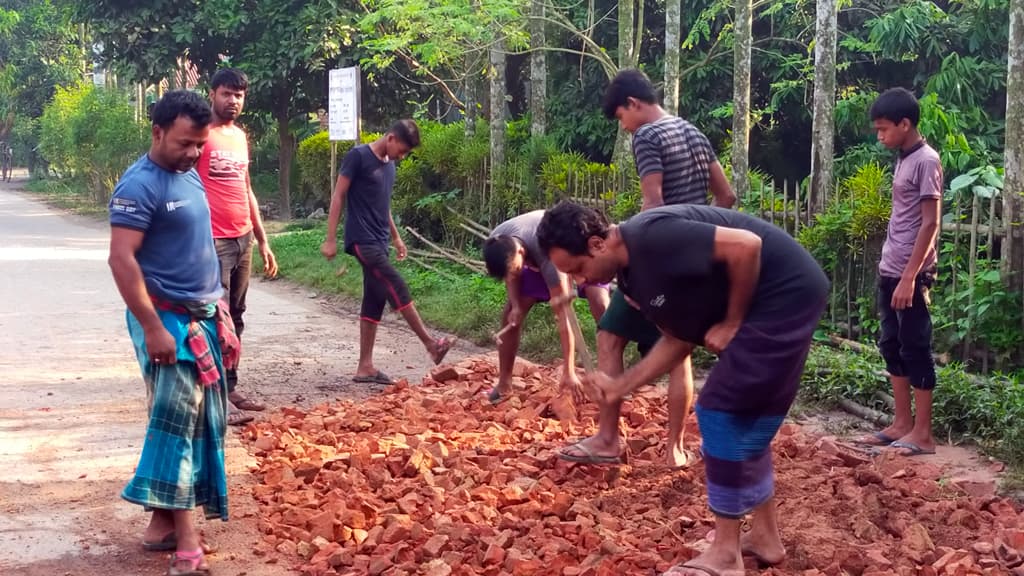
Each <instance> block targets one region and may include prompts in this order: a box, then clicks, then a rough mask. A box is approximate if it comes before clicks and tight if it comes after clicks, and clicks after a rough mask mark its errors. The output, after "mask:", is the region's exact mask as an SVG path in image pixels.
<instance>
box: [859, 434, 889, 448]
mask: <svg viewBox="0 0 1024 576" xmlns="http://www.w3.org/2000/svg"><path fill="white" fill-rule="evenodd" d="M871 437H872V438H874V439H875V440H876V441H874V442H864V441H862V440H857V441H855V442H856V443H857V444H866V445H868V446H890V445H892V443H893V442H895V441H897V440H899V438H892V437H890V436H889V435H888V434H886V433H884V432H881V431H879V432H872V433H871Z"/></svg>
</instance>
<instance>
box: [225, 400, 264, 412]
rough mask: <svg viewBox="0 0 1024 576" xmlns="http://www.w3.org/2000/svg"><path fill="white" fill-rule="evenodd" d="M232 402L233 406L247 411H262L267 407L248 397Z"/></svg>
mask: <svg viewBox="0 0 1024 576" xmlns="http://www.w3.org/2000/svg"><path fill="white" fill-rule="evenodd" d="M232 404H234V405H235V408H238V409H239V410H246V411H249V412H263V411H264V410H266V409H267V407H266V406H264V405H263V404H260V403H259V402H255V401H253V400H250V399H248V398H242V399H241V400H239V401H238V402H232Z"/></svg>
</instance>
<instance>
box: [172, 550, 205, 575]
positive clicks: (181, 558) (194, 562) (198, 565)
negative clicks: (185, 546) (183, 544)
mask: <svg viewBox="0 0 1024 576" xmlns="http://www.w3.org/2000/svg"><path fill="white" fill-rule="evenodd" d="M183 563H188V564H187V566H188V567H187V568H184V569H183V568H179V567H178V565H179V564H183ZM209 575H210V567H209V566H207V565H206V561H205V558H204V554H203V549H202V548H197V549H195V550H193V551H192V552H181V551H178V552H175V553H174V554H171V565H170V566H169V567H168V568H167V576H209Z"/></svg>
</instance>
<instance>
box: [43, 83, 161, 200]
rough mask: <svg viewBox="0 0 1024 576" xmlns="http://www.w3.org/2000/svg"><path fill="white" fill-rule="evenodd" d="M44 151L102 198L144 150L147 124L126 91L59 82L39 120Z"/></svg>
mask: <svg viewBox="0 0 1024 576" xmlns="http://www.w3.org/2000/svg"><path fill="white" fill-rule="evenodd" d="M39 126H40V135H39V137H40V138H39V139H40V149H41V150H42V153H43V157H44V158H45V159H46V161H47V162H49V163H50V165H51V166H52V167H53V168H54V169H56V170H57V172H58V174H60V175H62V176H72V177H75V178H78V179H80V180H81V181H82V182H83V183H84V184H85V185H86V187H87V188H88V190H89V192H90V193H91V194H92V195H93V197H94V198H95V199H96V200H97V201H98V202H106V200H107V199H108V198H109V197H110V193H111V192H112V191H113V189H114V185H115V184H116V183H117V180H118V179H119V178H120V177H121V174H122V173H123V172H124V171H125V170H126V169H127V168H128V166H130V165H131V164H132V162H134V161H135V160H136V159H137V158H138V157H139V156H141V155H142V154H143V153H144V152H145V150H146V144H147V130H146V126H145V125H144V124H142V123H140V122H136V121H135V112H134V110H133V108H132V106H131V105H130V104H129V102H128V98H127V96H126V95H125V94H124V93H122V92H119V91H116V90H107V89H103V88H94V87H92V86H91V85H88V84H82V85H80V86H77V87H73V88H67V89H64V88H59V89H58V90H57V94H56V95H55V96H54V99H53V100H52V101H51V102H50V104H48V105H47V106H46V108H45V109H44V110H43V116H42V117H41V119H40V121H39Z"/></svg>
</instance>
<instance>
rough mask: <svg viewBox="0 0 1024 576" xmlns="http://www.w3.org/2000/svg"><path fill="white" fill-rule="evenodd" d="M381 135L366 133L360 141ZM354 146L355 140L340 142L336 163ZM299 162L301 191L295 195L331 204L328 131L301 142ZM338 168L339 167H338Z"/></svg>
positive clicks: (365, 142)
mask: <svg viewBox="0 0 1024 576" xmlns="http://www.w3.org/2000/svg"><path fill="white" fill-rule="evenodd" d="M377 137H378V134H363V135H362V138H361V142H362V143H363V144H369V143H370V142H373V141H374V140H376V139H377ZM353 147H355V142H351V141H344V142H338V143H337V163H338V166H337V167H340V166H341V161H342V159H343V158H345V154H348V152H349V150H351V149H352V148H353ZM296 159H297V161H298V164H299V177H300V179H301V181H302V188H301V190H302V193H301V194H300V195H299V197H298V198H296V199H297V200H299V201H303V200H307V199H312V200H315V201H316V202H317V203H320V204H322V205H330V203H331V194H332V192H333V191H334V185H333V183H332V182H331V141H330V138H329V135H328V133H327V132H326V131H324V132H317V133H316V134H313V135H312V136H310V137H308V138H306V139H305V140H303V141H302V142H300V143H299V150H298V154H297V156H296ZM337 167H336V168H337Z"/></svg>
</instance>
